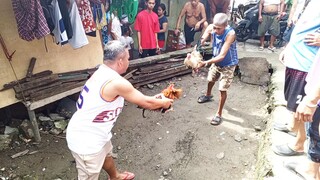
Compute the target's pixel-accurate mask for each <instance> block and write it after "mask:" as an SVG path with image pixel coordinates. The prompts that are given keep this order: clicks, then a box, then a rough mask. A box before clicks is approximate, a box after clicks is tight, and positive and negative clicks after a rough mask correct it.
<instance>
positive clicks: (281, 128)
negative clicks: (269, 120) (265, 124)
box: [273, 123, 297, 137]
mask: <svg viewBox="0 0 320 180" xmlns="http://www.w3.org/2000/svg"><path fill="white" fill-rule="evenodd" d="M273 129H275V130H277V131H281V132H284V133H287V134H289V135H291V136H293V137H296V136H297V134H296V133H295V132H292V131H290V130H289V129H288V127H287V125H285V124H280V123H275V124H274V125H273Z"/></svg>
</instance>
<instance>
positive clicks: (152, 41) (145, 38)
mask: <svg viewBox="0 0 320 180" xmlns="http://www.w3.org/2000/svg"><path fill="white" fill-rule="evenodd" d="M134 29H135V30H136V31H138V32H140V35H141V47H142V49H155V48H157V42H156V36H157V34H155V33H157V32H159V31H160V26H159V21H158V15H157V14H156V13H154V12H151V13H149V12H148V11H147V10H143V11H141V12H139V14H138V15H137V18H136V22H135V24H134Z"/></svg>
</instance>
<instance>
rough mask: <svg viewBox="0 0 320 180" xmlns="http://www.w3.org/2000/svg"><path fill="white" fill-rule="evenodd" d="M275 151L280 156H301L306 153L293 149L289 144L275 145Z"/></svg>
mask: <svg viewBox="0 0 320 180" xmlns="http://www.w3.org/2000/svg"><path fill="white" fill-rule="evenodd" d="M273 152H274V153H276V154H278V155H280V156H299V155H303V154H304V152H298V151H295V150H293V149H292V148H291V147H289V145H288V144H282V145H278V146H275V147H274V148H273Z"/></svg>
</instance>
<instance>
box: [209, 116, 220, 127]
mask: <svg viewBox="0 0 320 180" xmlns="http://www.w3.org/2000/svg"><path fill="white" fill-rule="evenodd" d="M221 121H222V118H221V117H220V116H215V117H214V118H212V120H211V122H210V124H211V125H214V126H217V125H219V124H221Z"/></svg>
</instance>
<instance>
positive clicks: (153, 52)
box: [139, 49, 157, 58]
mask: <svg viewBox="0 0 320 180" xmlns="http://www.w3.org/2000/svg"><path fill="white" fill-rule="evenodd" d="M154 55H157V49H143V50H142V54H139V56H140V58H145V57H148V56H154Z"/></svg>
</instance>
